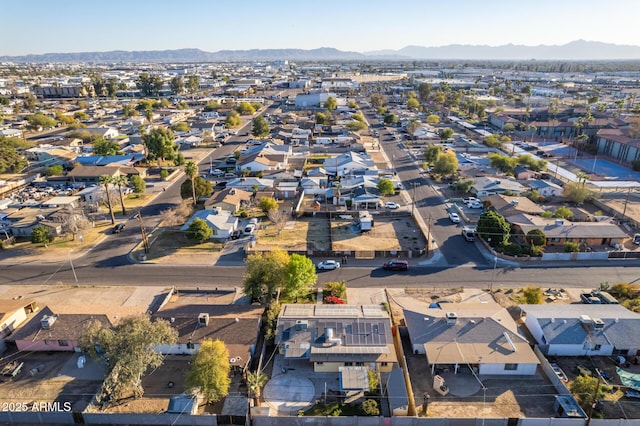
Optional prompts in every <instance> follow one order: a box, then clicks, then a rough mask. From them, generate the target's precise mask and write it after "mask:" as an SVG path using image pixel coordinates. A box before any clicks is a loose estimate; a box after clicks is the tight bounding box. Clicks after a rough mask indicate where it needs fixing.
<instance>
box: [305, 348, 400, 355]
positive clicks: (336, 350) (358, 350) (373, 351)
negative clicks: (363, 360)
mask: <svg viewBox="0 0 640 426" xmlns="http://www.w3.org/2000/svg"><path fill="white" fill-rule="evenodd" d="M311 353H312V354H315V355H331V354H333V355H338V354H341V355H349V354H353V355H357V354H388V353H389V347H388V346H327V347H324V346H321V347H313V348H311Z"/></svg>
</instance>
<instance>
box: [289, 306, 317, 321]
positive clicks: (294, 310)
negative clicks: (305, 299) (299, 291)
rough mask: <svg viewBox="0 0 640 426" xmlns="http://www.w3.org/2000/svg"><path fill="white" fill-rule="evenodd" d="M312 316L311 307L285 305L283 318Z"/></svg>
mask: <svg viewBox="0 0 640 426" xmlns="http://www.w3.org/2000/svg"><path fill="white" fill-rule="evenodd" d="M312 315H313V305H302V304H300V305H293V304H292V305H286V307H285V310H284V316H286V317H298V318H308V317H310V316H312Z"/></svg>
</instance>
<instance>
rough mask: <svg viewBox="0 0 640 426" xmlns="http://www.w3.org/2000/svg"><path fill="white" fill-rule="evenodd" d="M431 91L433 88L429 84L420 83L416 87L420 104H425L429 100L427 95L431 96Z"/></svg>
mask: <svg viewBox="0 0 640 426" xmlns="http://www.w3.org/2000/svg"><path fill="white" fill-rule="evenodd" d="M431 89H433V86H432V85H431V84H429V83H420V85H419V86H418V98H419V99H420V102H427V101H428V100H429V95H431Z"/></svg>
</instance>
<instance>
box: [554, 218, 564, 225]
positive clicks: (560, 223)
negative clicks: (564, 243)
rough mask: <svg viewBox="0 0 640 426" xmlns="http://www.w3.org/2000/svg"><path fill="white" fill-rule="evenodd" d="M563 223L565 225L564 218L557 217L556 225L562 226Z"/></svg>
mask: <svg viewBox="0 0 640 426" xmlns="http://www.w3.org/2000/svg"><path fill="white" fill-rule="evenodd" d="M562 225H564V220H562V219H556V226H562Z"/></svg>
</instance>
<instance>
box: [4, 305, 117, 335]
mask: <svg viewBox="0 0 640 426" xmlns="http://www.w3.org/2000/svg"><path fill="white" fill-rule="evenodd" d="M45 315H53V316H55V317H56V320H55V322H54V323H53V324H52V325H51V327H49V328H46V329H45V328H42V325H41V324H40V321H41V320H42V318H43V317H44V316H45ZM91 321H99V322H101V323H103V324H104V325H106V326H108V327H111V323H110V322H109V318H107V316H106V315H91V314H54V313H53V311H52V310H51V309H49V307H48V306H46V307H44V308H43V309H42V310H41V311H38V312H35V313H33V314H31V315H29V319H28V320H27V322H26V323H25V324H24V325H23V326H22V327H20V328H19V329H17V330H16V331H15V332H14V333H13V334H12V335H11V336H10V337H9V340H12V341H15V340H31V341H33V342H35V341H42V340H77V339H78V338H79V337H80V336H81V335H82V333H83V331H84V327H85V325H86V324H89V323H90V322H91Z"/></svg>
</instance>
